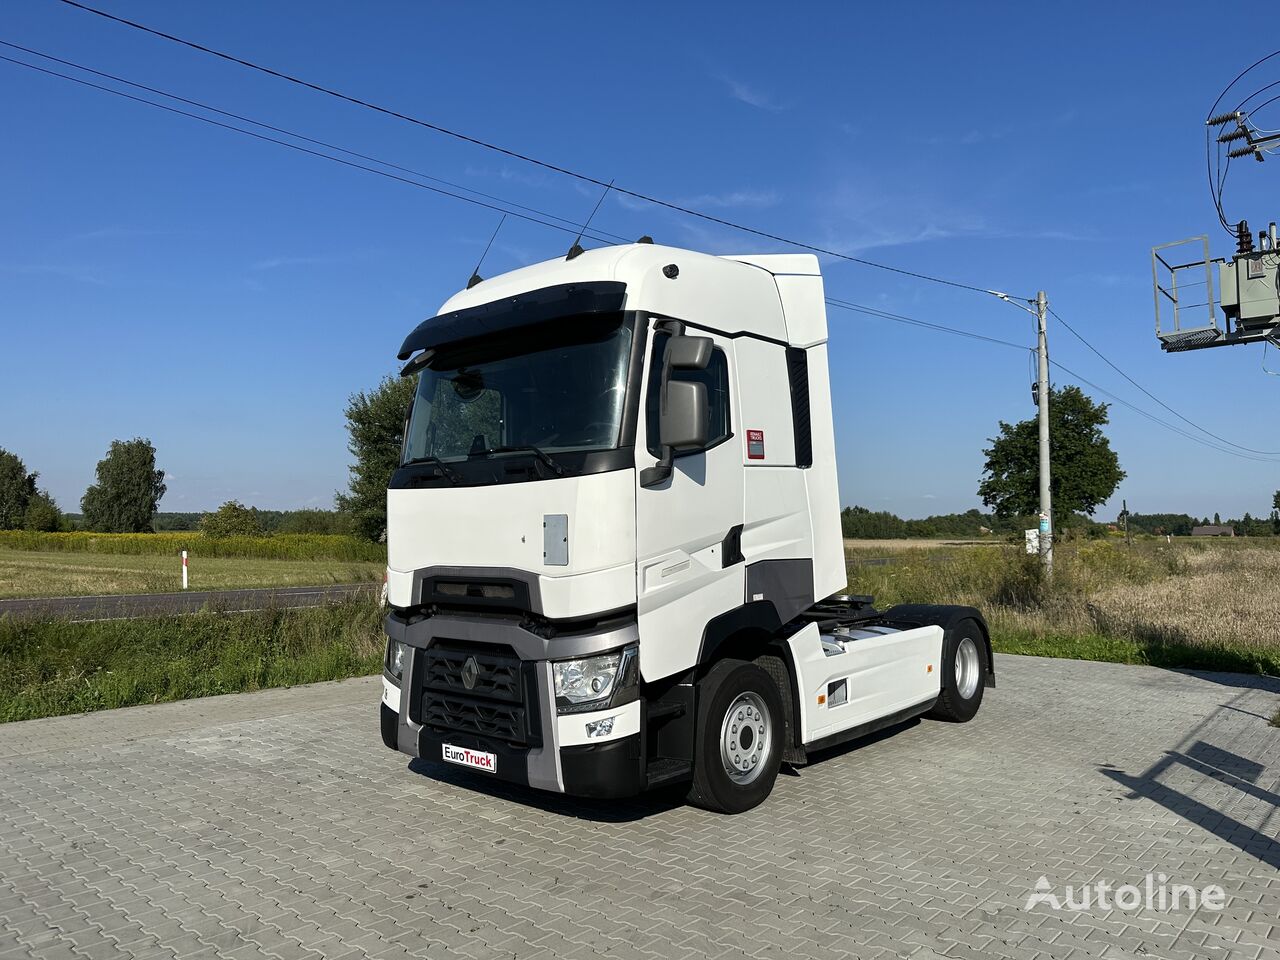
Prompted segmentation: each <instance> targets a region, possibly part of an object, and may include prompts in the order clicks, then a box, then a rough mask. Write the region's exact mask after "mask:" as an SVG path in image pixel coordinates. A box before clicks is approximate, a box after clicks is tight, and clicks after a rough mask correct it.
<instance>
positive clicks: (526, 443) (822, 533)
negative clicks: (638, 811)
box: [381, 243, 994, 812]
mask: <svg viewBox="0 0 1280 960" xmlns="http://www.w3.org/2000/svg"><path fill="white" fill-rule="evenodd" d="M575 252H576V251H575ZM826 344H827V324H826V312H825V304H824V297H823V287H822V278H821V275H820V273H819V269H818V262H817V259H816V258H815V257H813V256H809V255H789V254H788V255H767V256H740V257H716V256H709V255H706V254H702V253H695V252H693V251H689V250H682V249H676V248H672V247H665V246H660V245H656V244H651V243H637V244H627V245H621V246H613V247H605V248H602V249H597V250H591V251H587V252H583V253H578V254H577V255H576V256H574V255H571V256H570V257H568V258H565V259H562V260H554V261H548V262H545V263H539V264H535V265H533V266H529V267H525V268H523V269H519V270H515V271H512V272H510V273H507V274H504V275H502V276H498V277H494V278H491V279H487V280H483V281H481V282H479V283H475V284H473V285H472V286H470V287H469V288H468V289H466V290H464V291H462V292H460V293H458V294H456V295H455V296H453V297H452V298H451V299H449V300H448V301H447V302H446V303H445V304H444V305H443V306H442V307H441V309H440V311H439V313H438V314H437V315H436V316H434V317H431V318H429V319H427V320H425V321H424V322H422V323H421V324H419V325H418V326H417V327H416V328H415V329H414V330H413V331H412V332H411V333H410V334H409V335H408V337H407V338H406V339H405V341H404V344H403V346H402V347H401V349H400V353H399V357H400V359H401V360H402V361H405V362H406V365H405V367H404V369H403V375H404V376H407V377H413V378H416V381H417V386H416V395H415V399H414V401H413V405H412V408H411V409H410V411H409V413H408V416H407V419H406V425H405V434H404V443H403V450H402V457H401V463H400V466H399V468H398V469H397V470H396V471H395V473H394V475H393V476H392V479H391V482H390V488H389V490H388V492H387V517H388V520H387V550H388V553H387V559H388V570H387V599H388V604H389V612H388V614H387V617H386V632H387V637H388V644H387V654H386V663H385V670H384V675H383V696H382V704H381V714H382V737H383V740H384V742H385V743H386V744H387V745H388V746H389V747H392V748H393V749H398V750H400V751H402V752H404V753H407V754H409V755H410V756H413V757H421V758H423V759H426V760H430V761H438V762H443V763H451V764H458V765H461V766H464V767H468V768H471V769H473V770H475V771H477V776H488V777H494V778H497V779H500V780H505V781H512V782H516V783H521V784H527V785H528V786H530V787H534V788H537V789H541V790H550V791H557V792H563V793H568V794H575V795H581V796H594V797H621V796H627V795H631V794H635V793H638V792H640V791H642V790H645V789H648V788H651V787H654V786H657V785H660V784H667V783H675V782H684V783H687V785H688V790H689V797H690V799H691V800H692V801H693V802H695V803H698V804H700V805H702V806H705V807H708V808H711V809H716V810H721V811H726V812H737V811H741V810H746V809H748V808H750V807H752V806H754V805H756V804H758V803H759V802H761V801H762V800H763V799H764V798H765V797H766V796H767V795H768V793H769V792H770V790H771V789H772V787H773V784H774V780H775V778H776V776H777V773H778V769H779V766H780V764H781V763H782V762H784V761H785V762H788V763H791V764H795V765H800V764H803V763H805V762H806V760H807V758H808V754H809V753H811V752H812V751H814V750H815V749H818V748H821V747H823V746H826V745H829V744H833V743H836V742H839V741H840V740H843V739H848V738H850V737H855V736H858V735H860V734H863V733H866V732H869V731H871V730H874V729H877V728H879V727H882V726H885V725H888V724H892V723H896V722H899V721H901V720H904V719H906V718H909V717H911V716H914V715H917V714H924V713H929V714H931V715H933V716H936V717H939V718H941V719H946V720H952V721H963V720H968V719H970V718H971V717H972V716H973V715H974V714H975V713H976V711H977V709H978V706H979V704H980V703H981V700H982V696H983V690H984V687H986V686H990V685H993V684H994V673H993V669H992V657H991V646H990V641H989V637H988V631H987V627H986V624H985V622H984V621H983V618H982V616H981V614H980V613H978V611H976V610H973V609H970V608H963V607H939V606H909V607H897V608H894V609H891V610H887V611H884V612H880V611H877V610H876V609H875V608H874V607H873V606H872V603H871V600H870V598H859V597H848V596H845V595H842V594H840V591H841V590H843V589H844V587H845V584H846V571H845V557H844V547H843V540H842V537H841V528H840V515H839V514H840V502H839V494H838V486H837V479H836V462H835V439H834V429H833V423H832V407H831V385H830V384H831V381H830V376H829V372H828V361H827V346H826Z"/></svg>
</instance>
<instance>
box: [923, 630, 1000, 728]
mask: <svg viewBox="0 0 1280 960" xmlns="http://www.w3.org/2000/svg"><path fill="white" fill-rule="evenodd" d="M987 667H988V664H987V645H986V642H985V641H984V640H983V637H982V628H981V627H979V626H978V624H977V621H975V620H961V621H959V622H957V623H956V624H954V625H953V626H951V627H949V628H948V629H947V631H946V633H945V634H943V638H942V692H941V693H940V694H939V695H938V702H937V703H935V704H934V706H933V709H932V710H930V711H929V716H931V717H933V718H935V719H937V720H950V721H951V722H952V723H964V722H965V721H968V720H972V719H973V717H974V715H975V714H976V713H977V712H978V707H980V706H981V705H982V692H983V690H984V689H985V687H986V681H987Z"/></svg>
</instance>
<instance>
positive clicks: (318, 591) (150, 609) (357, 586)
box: [0, 583, 379, 620]
mask: <svg viewBox="0 0 1280 960" xmlns="http://www.w3.org/2000/svg"><path fill="white" fill-rule="evenodd" d="M378 586H379V585H377V584H373V583H331V584H329V585H327V586H323V587H263V588H261V589H254V590H188V591H186V592H184V593H135V594H121V595H117V596H110V595H106V596H100V597H37V598H33V599H30V600H0V617H3V616H5V615H6V614H8V615H9V616H13V617H67V618H69V619H72V620H122V619H123V620H127V619H132V618H134V617H151V616H156V615H164V614H174V613H195V612H196V611H197V610H201V609H203V608H204V607H206V606H210V607H215V608H217V609H219V610H228V611H236V612H238V611H243V610H264V609H266V608H268V607H319V606H323V605H324V604H326V603H328V602H330V601H332V600H341V599H344V598H346V597H351V596H355V595H356V594H359V593H369V594H372V593H373V592H374V591H375V590H376V589H378Z"/></svg>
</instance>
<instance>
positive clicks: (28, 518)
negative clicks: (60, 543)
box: [22, 490, 62, 533]
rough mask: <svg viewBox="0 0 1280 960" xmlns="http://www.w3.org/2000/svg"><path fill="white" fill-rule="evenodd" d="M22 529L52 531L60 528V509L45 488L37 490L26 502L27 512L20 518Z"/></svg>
mask: <svg viewBox="0 0 1280 960" xmlns="http://www.w3.org/2000/svg"><path fill="white" fill-rule="evenodd" d="M22 528H23V529H24V530H36V531H39V532H41V533H52V532H54V531H56V530H61V529H62V511H61V510H59V509H58V505H57V504H56V503H54V502H53V497H51V496H49V493H48V491H47V490H37V491H36V492H35V493H34V494H33V495H32V497H31V499H30V500H29V501H28V502H27V512H26V513H25V514H24V515H23V518H22Z"/></svg>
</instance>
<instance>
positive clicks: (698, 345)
mask: <svg viewBox="0 0 1280 960" xmlns="http://www.w3.org/2000/svg"><path fill="white" fill-rule="evenodd" d="M711 349H712V343H711V338H710V337H687V336H684V335H681V336H678V337H672V338H671V339H670V340H669V341H668V342H667V363H668V364H669V365H670V367H671V369H672V370H705V369H707V364H709V363H710V362H711Z"/></svg>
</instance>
